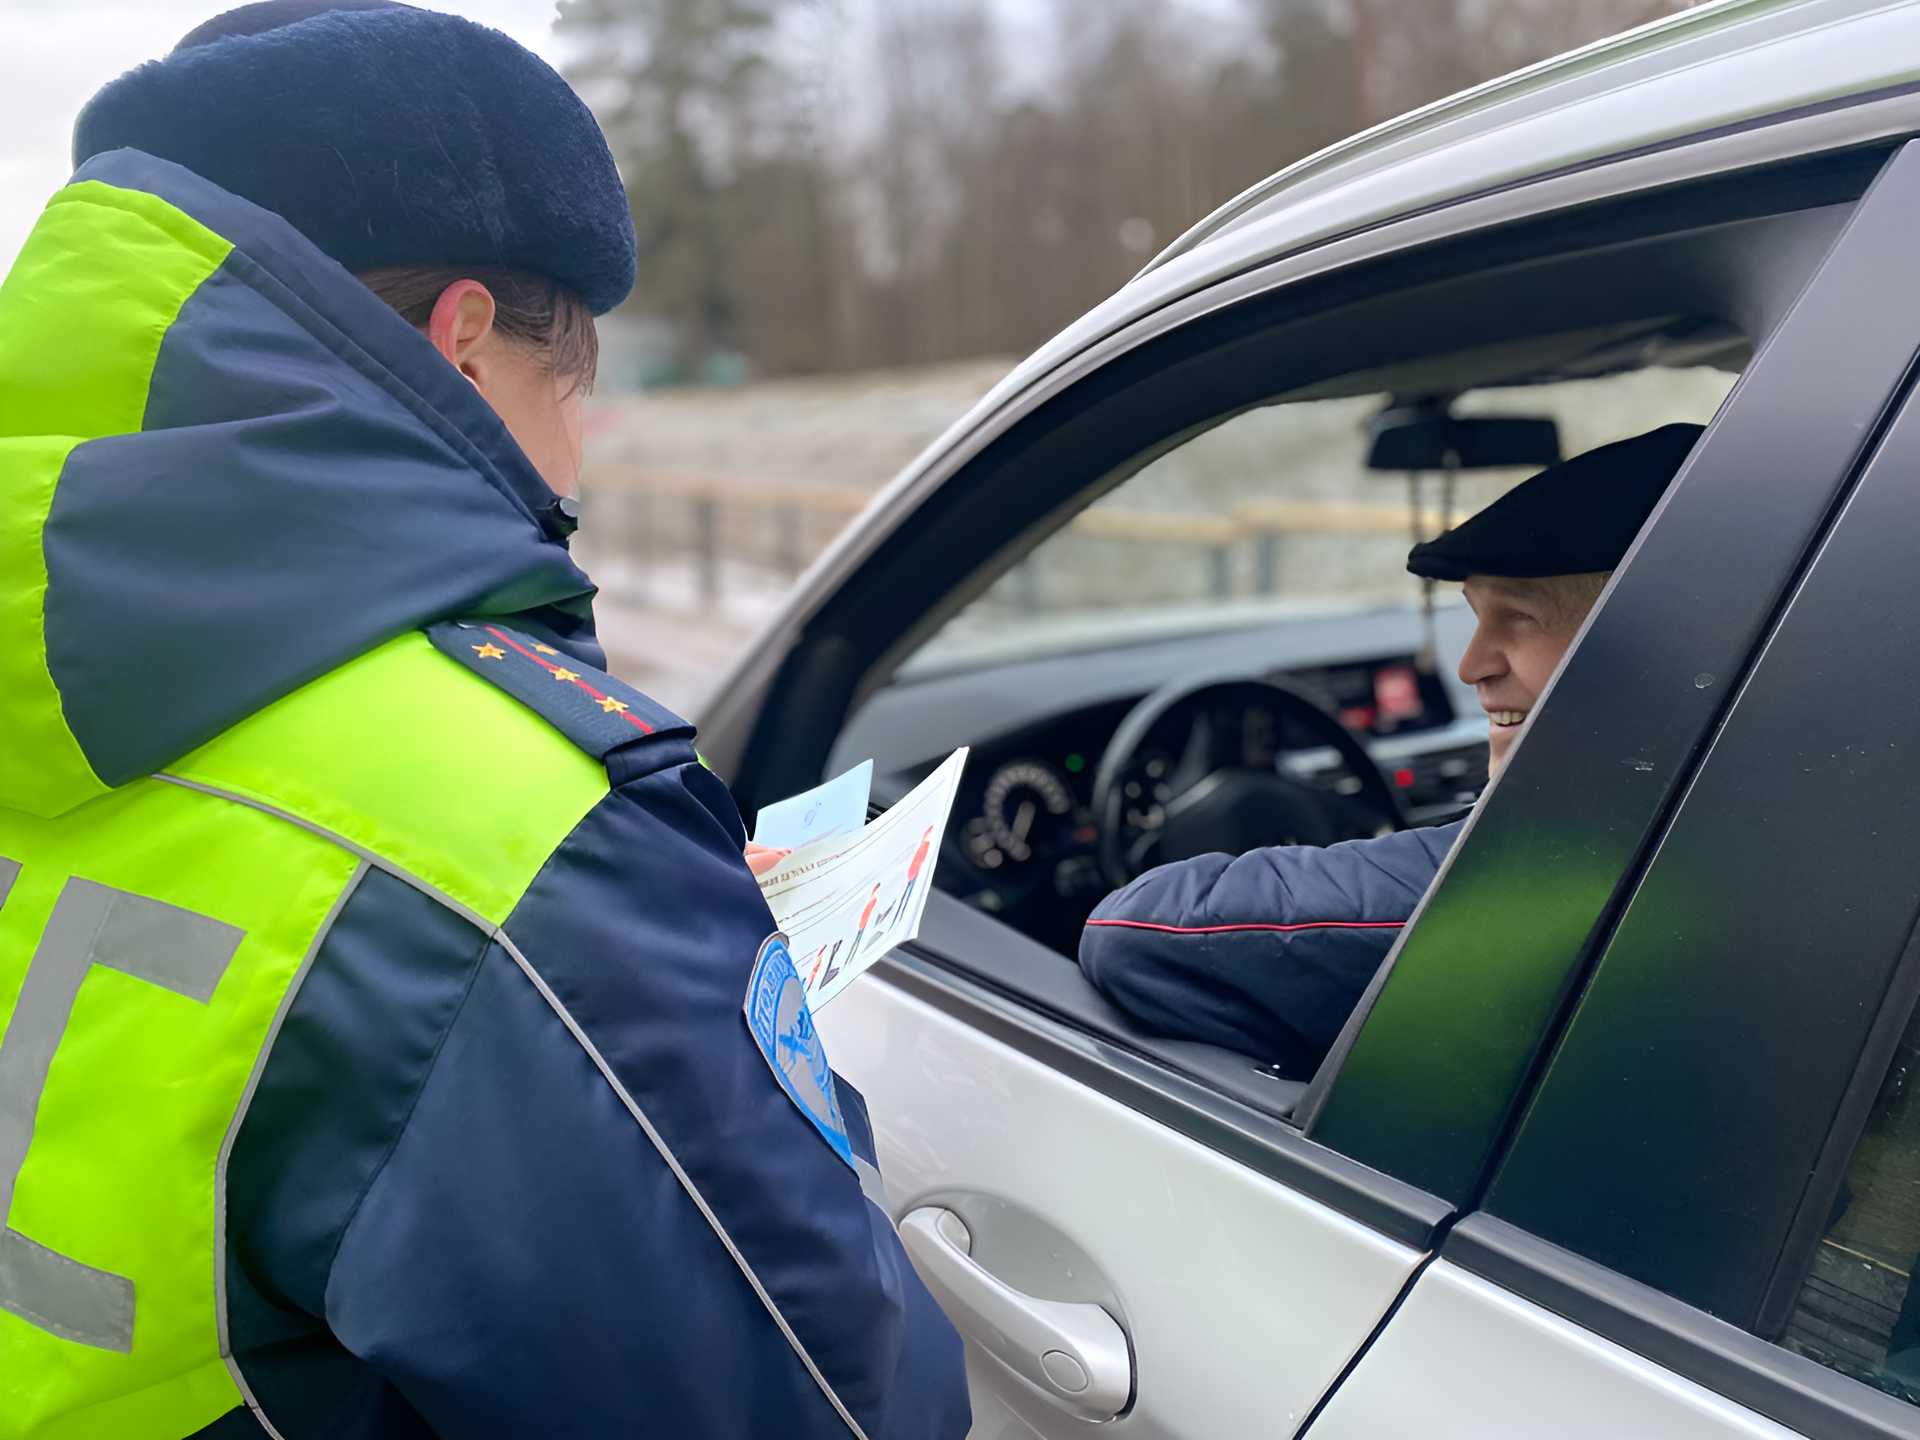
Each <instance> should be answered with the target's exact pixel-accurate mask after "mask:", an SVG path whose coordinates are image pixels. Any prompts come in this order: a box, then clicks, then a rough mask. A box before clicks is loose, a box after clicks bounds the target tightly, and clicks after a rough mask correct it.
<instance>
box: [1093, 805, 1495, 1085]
mask: <svg viewBox="0 0 1920 1440" xmlns="http://www.w3.org/2000/svg"><path fill="white" fill-rule="evenodd" d="M1463 823H1464V822H1456V823H1454V824H1452V825H1446V826H1442V827H1439V828H1437V829H1421V830H1402V831H1400V832H1399V833H1397V834H1393V835H1385V836H1381V837H1380V838H1378V839H1373V840H1349V841H1346V842H1345V843H1343V844H1339V845H1329V846H1327V847H1326V848H1325V849H1319V848H1316V847H1313V846H1309V845H1286V846H1275V847H1272V848H1270V849H1263V850H1252V851H1249V852H1248V853H1247V854H1245V855H1240V856H1237V857H1236V856H1232V855H1198V856H1195V857H1194V858H1193V859H1191V860H1182V861H1179V862H1178V863H1176V864H1172V865H1162V866H1160V867H1159V868H1158V869H1156V870H1149V871H1148V872H1147V873H1146V874H1144V875H1142V876H1141V877H1140V878H1139V879H1138V880H1135V881H1134V882H1133V883H1132V884H1131V885H1128V886H1127V887H1126V888H1125V889H1123V890H1116V891H1115V892H1114V893H1113V894H1111V895H1109V896H1107V898H1106V899H1104V900H1102V901H1101V902H1100V904H1099V905H1098V907H1096V908H1095V910H1094V912H1093V917H1092V918H1091V919H1090V920H1088V921H1087V928H1086V930H1085V931H1084V932H1083V933H1082V934H1081V937H1080V968H1081V969H1082V970H1084V971H1085V972H1086V975H1087V978H1088V979H1089V980H1091V981H1092V982H1093V983H1094V985H1096V986H1097V987H1098V988H1099V989H1100V990H1101V991H1102V992H1103V993H1104V994H1105V995H1106V996H1107V998H1108V999H1110V1000H1112V1001H1113V1003H1114V1004H1116V1005H1118V1006H1119V1007H1120V1008H1121V1009H1122V1010H1124V1011H1125V1012H1126V1013H1127V1014H1128V1015H1129V1016H1131V1017H1132V1018H1133V1019H1135V1020H1137V1021H1138V1022H1139V1023H1140V1024H1142V1025H1144V1026H1146V1027H1147V1028H1148V1029H1150V1030H1153V1031H1156V1032H1158V1033H1160V1034H1162V1035H1170V1036H1176V1037H1178V1038H1181V1039H1186V1040H1205V1041H1207V1042H1209V1043H1211V1044H1214V1045H1225V1046H1227V1047H1228V1048H1229V1049H1233V1050H1238V1051H1241V1052H1242V1053H1244V1054H1248V1055H1256V1056H1259V1057H1261V1058H1262V1059H1266V1060H1271V1061H1274V1062H1276V1063H1278V1064H1279V1065H1280V1067H1281V1069H1282V1070H1283V1071H1285V1072H1286V1073H1287V1074H1289V1075H1294V1076H1298V1077H1300V1078H1302V1079H1304V1078H1306V1077H1307V1076H1310V1075H1311V1074H1312V1073H1313V1071H1314V1068H1315V1067H1316V1066H1317V1065H1318V1064H1319V1063H1320V1061H1321V1060H1322V1059H1323V1058H1324V1057H1325V1055H1326V1053H1327V1049H1328V1047H1329V1046H1330V1045H1332V1043H1333V1040H1334V1037H1335V1036H1336V1035H1338V1034H1339V1032H1340V1027H1341V1025H1342V1024H1343V1023H1345V1021H1346V1018H1347V1015H1348V1013H1349V1012H1350V1011H1351V1010H1352V1009H1353V1006H1354V1004H1355V1002H1356V1001H1358V1000H1359V998H1360V994H1361V992H1362V991H1363V990H1365V989H1366V986H1367V982H1368V980H1370V979H1371V978H1372V977H1373V972H1374V971H1375V970H1376V969H1378V968H1379V965H1380V962H1381V960H1383V959H1384V958H1386V954H1387V951H1388V950H1389V949H1391V948H1392V946H1393V942H1394V940H1395V939H1396V938H1397V937H1398V936H1399V934H1400V927H1401V925H1402V924H1404V923H1405V921H1406V919H1407V917H1408V916H1410V915H1411V914H1413V909H1414V906H1415V905H1417V904H1418V903H1419V900H1420V897H1421V895H1422V894H1423V893H1425V891H1426V888H1427V885H1428V884H1429V883H1430V882H1431V881H1432V879H1433V877H1434V875H1435V874H1436V873H1437V872H1438V871H1439V868H1440V862H1441V860H1442V859H1443V858H1445V856H1446V853H1447V851H1448V849H1449V848H1451V846H1452V845H1453V842H1454V839H1455V838H1456V837H1457V836H1458V835H1459V833H1460V827H1461V824H1463Z"/></svg>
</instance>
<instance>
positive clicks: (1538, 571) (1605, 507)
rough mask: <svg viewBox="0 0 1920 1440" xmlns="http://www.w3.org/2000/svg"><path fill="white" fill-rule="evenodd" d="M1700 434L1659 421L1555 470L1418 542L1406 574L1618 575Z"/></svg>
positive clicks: (1450, 577) (1451, 576) (1690, 427)
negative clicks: (1616, 571) (1652, 427)
mask: <svg viewBox="0 0 1920 1440" xmlns="http://www.w3.org/2000/svg"><path fill="white" fill-rule="evenodd" d="M1703 428H1705V427H1703V426H1700V425H1662V426H1661V427H1660V428H1659V429H1658V430H1649V431H1648V432H1647V433H1646V434H1644V435H1635V436H1634V437H1633V438H1631V439H1629V440H1616V441H1614V442H1613V444H1611V445H1601V446H1598V447H1597V448H1595V449H1592V450H1589V451H1587V452H1586V453H1585V454H1584V455H1576V456H1574V457H1573V459H1571V460H1563V461H1561V462H1560V463H1559V464H1558V465H1550V466H1548V467H1547V468H1546V469H1545V470H1542V471H1541V472H1540V473H1539V474H1538V475H1535V476H1534V477H1533V478H1532V479H1530V480H1523V481H1521V482H1520V484H1518V485H1516V486H1514V487H1513V489H1511V490H1509V491H1508V492H1507V493H1506V494H1504V495H1502V496H1501V497H1500V498H1499V499H1498V500H1496V501H1494V502H1493V504H1491V505H1489V506H1487V508H1486V509H1484V510H1482V511H1481V512H1480V513H1479V514H1477V515H1475V516H1473V517H1472V518H1470V519H1468V520H1466V521H1464V522H1462V523H1461V524H1459V525H1456V526H1455V527H1454V528H1453V529H1451V530H1449V531H1447V533H1446V534H1444V535H1442V536H1440V537H1438V538H1437V539H1433V540H1429V541H1427V542H1426V543H1424V544H1421V545H1416V546H1414V547H1413V553H1412V554H1410V555H1408V556H1407V569H1409V570H1411V571H1412V572H1413V573H1414V574H1416V575H1425V576H1427V577H1429V578H1431V579H1434V580H1464V579H1466V578H1467V577H1468V576H1469V575H1503V576H1508V577H1511V578H1514V579H1519V578H1522V577H1531V576H1541V575H1592V574H1595V573H1597V572H1599V571H1602V570H1612V569H1614V568H1615V567H1616V566H1618V565H1619V563H1620V562H1621V561H1622V560H1623V559H1625V558H1626V554H1627V549H1628V547H1629V546H1631V545H1632V544H1633V537H1634V536H1636V535H1638V534H1639V533H1640V527H1641V526H1642V525H1644V524H1646V523H1647V517H1648V516H1649V515H1651V514H1652V513H1653V507H1654V506H1656V505H1658V504H1659V503H1660V497H1661V496H1662V495H1664V494H1666V493H1667V486H1668V485H1670V484H1672V483H1673V477H1674V476H1675V475H1677V474H1679V473H1680V465H1681V462H1683V461H1684V460H1685V459H1686V458H1687V456H1688V455H1689V454H1690V453H1692V450H1693V442H1694V441H1696V440H1698V439H1699V438H1700V432H1701V430H1702V429H1703Z"/></svg>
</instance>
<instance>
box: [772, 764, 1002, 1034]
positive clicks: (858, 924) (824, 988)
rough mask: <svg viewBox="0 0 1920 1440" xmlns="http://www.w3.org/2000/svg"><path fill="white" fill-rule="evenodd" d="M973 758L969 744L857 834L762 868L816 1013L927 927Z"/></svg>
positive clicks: (836, 837) (830, 839) (833, 837)
mask: <svg viewBox="0 0 1920 1440" xmlns="http://www.w3.org/2000/svg"><path fill="white" fill-rule="evenodd" d="M966 763H967V750H966V747H965V746H962V747H961V748H960V749H958V750H956V751H954V752H953V754H951V755H949V756H948V757H947V758H946V759H945V760H943V761H942V762H941V763H940V766H939V768H938V769H936V770H935V771H934V772H933V773H932V774H931V775H929V776H927V778H926V779H924V780H922V781H921V782H920V783H919V784H918V785H916V786H914V788H913V789H912V790H911V791H910V792H909V793H908V794H907V796H906V798H904V799H903V800H901V801H900V802H899V803H898V804H896V805H894V806H892V807H891V808H890V809H888V811H887V812H886V813H885V814H884V815H882V816H880V817H879V819H877V820H872V821H869V822H868V823H867V824H866V825H865V826H864V827H863V828H861V829H860V830H859V831H858V832H856V833H855V834H852V835H829V836H827V837H826V838H825V839H822V840H817V841H815V842H814V843H813V844H811V845H808V846H805V847H803V848H802V849H799V850H796V851H794V852H793V854H791V855H789V856H788V857H787V858H786V859H784V860H782V861H781V862H780V863H779V864H778V865H776V866H775V867H774V868H773V869H772V870H770V871H768V872H767V873H766V874H765V875H762V876H761V877H760V893H761V894H763V895H765V896H766V898H767V904H768V906H769V907H770V908H771V909H772V910H773V918H774V920H775V921H776V922H777V923H778V924H779V926H780V928H781V930H783V931H785V932H786V936H787V945H788V948H789V950H790V951H791V952H792V955H793V964H794V968H795V969H796V970H797V971H798V972H799V976H800V983H801V986H802V987H803V989H804V990H805V992H806V997H807V1004H808V1006H809V1008H810V1009H812V1010H813V1011H815V1012H816V1013H817V1012H818V1011H819V1009H820V1007H821V1006H822V1005H825V1004H827V1003H828V1002H829V1001H831V1000H832V999H833V998H834V997H835V996H836V995H838V994H839V993H840V992H841V991H842V990H845V989H846V988H847V986H849V985H851V984H852V983H853V981H854V980H855V979H856V978H857V977H858V976H859V975H860V974H861V972H862V971H864V970H865V969H866V968H867V967H868V966H869V965H871V964H872V963H873V962H874V961H875V960H877V959H879V958H880V957H881V956H882V955H884V954H885V953H886V952H887V951H888V950H890V949H892V948H893V947H894V946H895V945H900V944H904V943H905V942H906V941H908V940H911V939H913V938H914V937H915V936H916V935H918V934H919V933H920V914H921V912H922V911H923V910H924V909H925V908H926V903H927V889H928V887H929V886H930V885H931V884H932V882H933V867H934V864H935V862H936V861H937V860H938V858H939V854H940V837H941V836H942V835H944V834H945V833H946V829H947V817H948V815H949V814H951V813H952V811H953V799H954V795H955V794H956V792H957V791H958V790H959V788H960V772H961V770H962V769H964V768H965V766H966ZM838 783H839V782H838V781H829V782H828V785H827V786H823V787H821V788H822V789H826V788H829V787H831V786H832V785H835V784H838ZM811 793H813V792H809V794H811ZM806 798H807V797H806V796H796V797H795V799H796V800H805V799H806ZM784 803H786V804H791V803H793V802H791V801H788V802H784ZM803 808H804V807H803Z"/></svg>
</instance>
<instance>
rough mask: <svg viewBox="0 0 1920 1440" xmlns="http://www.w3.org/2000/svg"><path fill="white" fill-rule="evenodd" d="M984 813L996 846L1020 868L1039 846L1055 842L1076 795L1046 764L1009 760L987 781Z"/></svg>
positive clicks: (982, 807)
mask: <svg viewBox="0 0 1920 1440" xmlns="http://www.w3.org/2000/svg"><path fill="white" fill-rule="evenodd" d="M980 811H981V819H983V820H985V821H986V822H987V824H986V830H987V834H988V835H989V836H990V837H991V838H992V840H993V843H994V844H995V845H997V846H998V847H999V848H1000V849H1001V850H1002V851H1004V852H1005V854H1006V857H1007V858H1008V859H1009V860H1011V861H1013V862H1014V863H1015V864H1019V863H1020V862H1022V861H1025V860H1030V859H1032V858H1033V850H1034V845H1035V844H1036V843H1037V842H1044V841H1045V840H1046V839H1049V838H1051V835H1052V833H1053V831H1055V830H1056V829H1057V828H1058V817H1060V816H1062V815H1068V814H1071V813H1072V811H1073V791H1072V789H1071V788H1069V786H1068V784H1067V781H1066V777H1065V776H1063V775H1061V774H1060V772H1059V771H1057V770H1055V769H1054V768H1053V767H1052V766H1051V765H1048V764H1046V763H1045V762H1044V761H1040V760H1009V761H1008V762H1007V763H1006V764H1004V765H1002V766H1001V767H1000V768H999V769H998V770H996V771H994V772H993V777H992V778H991V779H990V780H988V781H987V793H986V795H985V797H984V799H983V802H982V804H981V807H980Z"/></svg>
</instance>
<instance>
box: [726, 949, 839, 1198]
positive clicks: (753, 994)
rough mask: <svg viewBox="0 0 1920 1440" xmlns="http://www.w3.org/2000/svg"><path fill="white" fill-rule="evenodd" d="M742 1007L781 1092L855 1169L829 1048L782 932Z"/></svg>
mask: <svg viewBox="0 0 1920 1440" xmlns="http://www.w3.org/2000/svg"><path fill="white" fill-rule="evenodd" d="M742 1008H743V1009H744V1010H745V1011H746V1016H747V1028H748V1029H749V1030H751V1031H752V1032H753V1038H754V1040H755V1041H756V1042H757V1043H758V1044H759V1046H760V1053H761V1054H762V1055H764V1056H766V1057H767V1064H769V1065H771V1066H772V1067H773V1076H774V1079H776V1080H778V1081H779V1082H780V1088H781V1089H782V1090H784V1091H786V1092H787V1095H788V1097H789V1098H790V1099H791V1100H792V1101H793V1103H794V1104H796V1105H798V1106H799V1107H800V1113H801V1114H802V1115H805V1116H806V1117H807V1119H809V1120H811V1121H812V1122H813V1128H814V1129H816V1130H818V1131H819V1132H820V1134H821V1135H822V1136H823V1137H825V1139H826V1142H827V1143H828V1144H829V1145H831V1146H832V1147H833V1148H834V1153H836V1154H837V1155H839V1157H840V1158H841V1159H842V1160H844V1161H846V1162H847V1164H848V1165H852V1164H853V1147H852V1146H851V1145H849V1144H848V1143H847V1125H846V1122H845V1121H844V1120H842V1119H841V1118H840V1102H839V1101H838V1100H836V1099H835V1098H834V1094H833V1071H832V1070H831V1069H829V1068H828V1066H827V1049H826V1046H824V1045H822V1044H821V1043H820V1032H819V1031H817V1030H815V1029H814V1028H813V1014H812V1012H811V1011H810V1010H808V1009H807V993H806V991H805V990H804V989H802V988H801V985H800V972H799V971H797V970H795V969H794V968H793V956H792V955H790V954H789V953H788V952H787V937H786V936H785V935H782V934H781V933H780V932H779V931H778V930H776V931H774V932H773V934H771V935H769V936H768V937H767V938H766V939H765V940H764V941H763V942H762V943H761V945H760V954H759V956H758V957H757V958H756V959H755V960H754V962H753V976H752V978H751V979H749V980H748V981H747V1003H746V1005H745V1006H744V1007H742Z"/></svg>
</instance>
